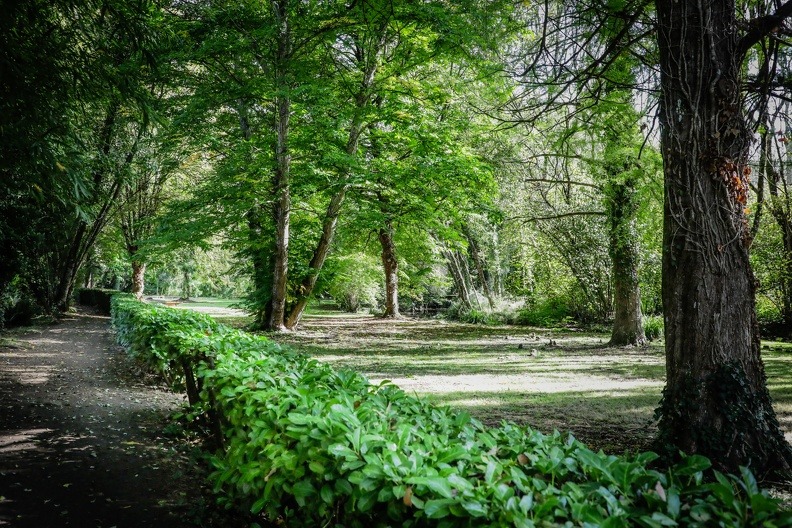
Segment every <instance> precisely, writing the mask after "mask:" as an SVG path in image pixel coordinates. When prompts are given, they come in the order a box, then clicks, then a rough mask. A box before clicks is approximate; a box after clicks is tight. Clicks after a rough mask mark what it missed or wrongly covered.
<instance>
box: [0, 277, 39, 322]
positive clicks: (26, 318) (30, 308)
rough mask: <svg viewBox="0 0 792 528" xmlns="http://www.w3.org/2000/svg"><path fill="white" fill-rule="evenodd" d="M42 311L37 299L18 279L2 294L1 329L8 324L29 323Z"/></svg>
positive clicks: (0, 300)
mask: <svg viewBox="0 0 792 528" xmlns="http://www.w3.org/2000/svg"><path fill="white" fill-rule="evenodd" d="M40 312H41V309H40V308H39V306H38V305H37V304H36V300H35V299H34V298H33V296H32V295H31V294H30V292H28V291H27V290H26V289H25V288H23V287H21V286H20V285H19V284H18V281H16V280H15V281H12V283H11V284H9V285H8V286H7V287H6V289H5V291H4V292H3V293H2V294H0V330H2V329H3V328H5V327H6V326H9V327H10V326H26V325H29V324H31V323H32V322H33V319H34V318H35V317H36V316H37V315H39V313H40Z"/></svg>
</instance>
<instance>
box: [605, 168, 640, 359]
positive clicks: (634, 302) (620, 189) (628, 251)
mask: <svg viewBox="0 0 792 528" xmlns="http://www.w3.org/2000/svg"><path fill="white" fill-rule="evenodd" d="M634 186H635V182H634V181H633V179H631V178H626V179H624V180H623V181H613V182H611V184H610V185H609V188H608V195H609V196H608V200H607V206H608V220H609V223H610V226H609V227H610V232H609V236H610V247H609V250H610V251H609V252H610V257H611V262H612V266H613V292H614V294H613V297H614V299H613V308H614V313H613V331H612V333H611V339H610V343H609V344H610V345H612V346H622V345H637V346H643V345H645V344H646V335H645V334H644V329H643V314H642V313H641V291H640V288H639V283H638V259H639V255H638V241H637V238H638V236H637V234H636V232H635V213H636V211H637V209H638V204H637V203H636V197H635V189H634Z"/></svg>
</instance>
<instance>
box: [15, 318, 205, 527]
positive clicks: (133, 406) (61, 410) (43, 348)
mask: <svg viewBox="0 0 792 528" xmlns="http://www.w3.org/2000/svg"><path fill="white" fill-rule="evenodd" d="M16 343H17V345H15V346H12V347H4V348H0V526H3V525H7V526H15V527H37V528H45V527H56V526H57V527H60V526H80V527H97V528H103V527H107V528H110V527H113V526H115V527H117V528H122V527H145V526H163V527H175V528H178V527H183V526H195V523H194V522H192V521H194V520H196V519H197V517H196V516H199V515H200V511H198V510H199V509H200V508H199V506H200V505H202V504H203V499H202V496H201V481H200V479H201V477H196V475H194V474H191V464H190V461H189V459H188V457H187V456H185V455H184V454H183V450H180V449H178V448H177V447H178V446H177V443H176V441H175V440H173V439H170V438H162V437H161V436H159V435H160V434H161V431H162V428H163V427H164V425H165V422H164V418H165V417H166V416H167V415H168V413H170V412H172V411H174V410H175V409H177V408H178V407H179V406H180V405H181V403H182V397H181V396H179V395H175V394H173V393H170V392H167V391H164V390H161V389H159V388H157V387H155V386H152V385H151V384H146V383H145V380H144V379H143V375H142V373H140V372H138V371H137V370H136V367H135V366H134V365H133V364H132V363H131V362H130V361H129V360H128V359H127V358H126V356H125V354H124V352H123V351H122V350H121V349H120V348H119V347H118V346H116V345H115V344H114V342H113V334H112V331H111V329H110V323H109V318H107V317H101V316H97V315H93V314H90V313H79V314H77V315H74V316H71V317H69V318H66V319H64V320H62V321H61V322H59V323H58V324H56V325H52V326H48V327H43V328H39V329H34V330H26V331H24V333H22V334H20V335H19V336H18V338H17V341H16Z"/></svg>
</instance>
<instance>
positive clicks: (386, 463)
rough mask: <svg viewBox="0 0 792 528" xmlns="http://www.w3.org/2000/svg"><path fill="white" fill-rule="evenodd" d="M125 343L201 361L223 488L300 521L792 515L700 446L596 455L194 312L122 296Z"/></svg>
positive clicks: (655, 521)
mask: <svg viewBox="0 0 792 528" xmlns="http://www.w3.org/2000/svg"><path fill="white" fill-rule="evenodd" d="M113 322H114V325H115V326H116V329H117V330H118V336H119V342H121V343H122V344H124V345H125V346H127V347H128V348H129V349H130V350H131V351H132V352H133V353H135V354H138V355H145V354H150V355H151V356H152V360H151V363H152V364H153V365H158V366H159V367H160V368H169V366H172V365H173V364H178V363H183V362H193V365H194V371H195V372H196V373H197V375H198V377H199V379H200V380H201V383H202V388H201V393H200V396H201V401H202V405H203V408H204V409H207V411H208V412H209V411H214V412H216V414H217V419H218V421H219V423H220V425H221V429H222V436H223V441H222V444H223V445H224V448H223V449H220V450H218V451H217V452H216V453H215V456H214V457H213V459H212V460H213V462H212V463H213V465H214V468H215V470H214V472H213V473H212V475H211V480H212V482H213V484H214V488H215V490H216V492H217V493H218V494H219V496H220V500H221V501H223V502H225V503H226V504H227V505H229V506H230V505H241V506H243V507H245V508H248V509H250V510H251V511H252V512H253V513H256V514H261V515H263V516H265V517H266V518H268V519H270V520H276V519H277V520H278V522H279V524H283V525H285V526H344V527H351V528H354V527H369V526H402V527H418V526H438V527H448V528H451V527H470V526H492V527H507V526H508V527H513V526H516V527H518V528H526V527H534V526H611V527H613V526H645V527H660V526H701V527H704V526H749V525H750V526H768V527H770V526H785V525H789V523H792V516H791V515H790V514H789V513H785V512H782V511H780V510H779V506H778V503H777V502H776V501H775V500H773V499H770V498H769V497H768V496H767V495H766V494H765V493H764V492H761V491H760V490H759V489H758V487H757V485H756V482H755V480H754V478H753V476H752V475H751V473H750V472H749V471H747V470H744V471H743V472H742V474H741V475H740V476H739V477H734V476H724V475H721V474H719V473H717V472H713V473H712V475H714V477H715V480H714V481H712V482H708V481H705V478H704V475H705V472H707V471H708V470H709V467H710V463H709V461H708V460H707V459H705V458H703V457H700V456H692V457H687V458H684V459H683V462H682V463H681V464H679V465H677V466H674V467H673V468H671V469H669V470H667V471H659V470H656V469H651V468H650V465H651V463H652V462H653V461H654V460H655V459H656V458H657V455H655V454H653V453H644V454H641V455H638V456H635V457H616V456H608V455H605V454H603V453H602V452H599V453H594V452H593V451H591V450H589V449H588V448H587V447H586V446H585V445H583V444H581V443H580V442H578V441H577V440H575V439H574V438H572V437H571V436H568V437H565V436H562V435H561V434H560V433H558V432H555V433H553V434H552V435H544V434H542V433H540V432H538V431H535V430H533V429H531V428H529V427H518V426H516V425H514V424H510V423H504V424H503V425H502V426H501V427H497V428H489V427H485V426H483V425H482V424H481V423H480V422H478V421H476V420H474V419H472V418H471V417H470V416H469V415H468V414H466V413H463V412H458V411H454V410H452V409H450V408H447V407H437V406H435V405H432V404H430V403H428V402H427V401H425V400H422V399H418V398H414V397H411V396H409V395H407V394H405V393H404V391H402V390H400V389H399V388H398V387H395V386H394V385H391V384H389V383H387V382H384V383H382V384H379V385H372V384H370V383H369V382H368V381H367V380H366V379H365V378H364V377H363V376H361V375H360V374H357V373H354V372H349V371H335V370H333V369H332V368H331V367H330V366H328V365H327V364H324V363H320V362H318V361H316V360H313V359H310V358H307V357H305V356H303V355H300V354H295V353H292V352H290V351H288V350H284V349H282V348H281V347H279V346H278V345H277V344H275V343H273V342H272V341H270V340H268V339H266V338H264V337H259V336H252V335H250V334H247V333H245V332H241V331H237V330H232V329H229V328H227V327H224V326H222V325H218V324H216V323H212V321H211V320H210V319H208V318H205V317H203V316H201V315H199V314H191V313H190V312H186V311H177V310H172V309H169V308H164V307H159V306H148V305H144V304H141V303H138V302H136V301H134V300H133V299H130V298H129V297H128V296H118V295H117V296H115V297H114V299H113Z"/></svg>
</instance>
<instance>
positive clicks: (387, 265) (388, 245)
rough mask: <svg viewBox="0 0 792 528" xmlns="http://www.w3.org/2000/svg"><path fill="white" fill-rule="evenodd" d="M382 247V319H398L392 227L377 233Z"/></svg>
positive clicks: (397, 278)
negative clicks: (383, 280) (383, 296)
mask: <svg viewBox="0 0 792 528" xmlns="http://www.w3.org/2000/svg"><path fill="white" fill-rule="evenodd" d="M379 241H380V245H381V246H382V267H383V269H384V270H385V313H383V314H382V316H383V317H394V318H396V317H400V316H401V314H400V313H399V261H398V260H397V258H396V245H395V244H394V243H393V226H392V225H391V223H390V222H386V226H385V227H384V228H382V229H380V231H379Z"/></svg>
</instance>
